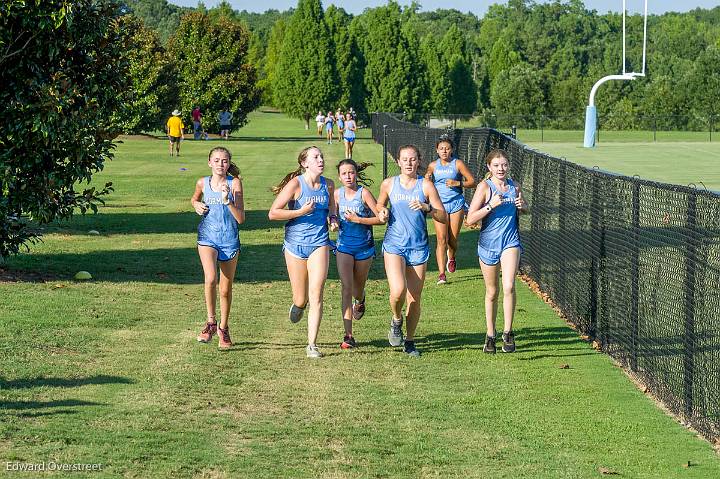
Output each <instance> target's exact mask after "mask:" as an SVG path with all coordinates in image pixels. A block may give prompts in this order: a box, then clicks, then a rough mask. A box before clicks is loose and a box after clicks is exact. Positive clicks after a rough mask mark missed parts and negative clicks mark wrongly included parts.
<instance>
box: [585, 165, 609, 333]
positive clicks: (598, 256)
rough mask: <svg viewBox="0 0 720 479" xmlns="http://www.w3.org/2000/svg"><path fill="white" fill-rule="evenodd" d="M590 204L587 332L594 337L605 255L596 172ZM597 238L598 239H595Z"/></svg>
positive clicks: (598, 180)
mask: <svg viewBox="0 0 720 479" xmlns="http://www.w3.org/2000/svg"><path fill="white" fill-rule="evenodd" d="M591 198H592V206H591V207H590V208H591V210H590V232H591V233H590V234H591V235H592V241H593V242H594V243H595V248H593V252H592V261H591V267H590V331H588V334H589V335H590V336H591V337H593V338H595V337H596V335H597V330H598V302H599V299H598V297H599V294H600V284H599V283H600V282H599V279H598V278H599V276H600V274H601V272H602V270H601V265H602V262H603V257H604V256H605V231H604V230H602V231H601V221H600V214H601V211H602V205H601V204H600V201H601V197H600V179H599V178H598V176H597V175H596V174H594V175H593V177H592V197H591ZM598 238H599V241H598V240H597V239H598Z"/></svg>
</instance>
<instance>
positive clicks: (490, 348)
mask: <svg viewBox="0 0 720 479" xmlns="http://www.w3.org/2000/svg"><path fill="white" fill-rule="evenodd" d="M483 352H484V353H487V354H495V336H485V346H483Z"/></svg>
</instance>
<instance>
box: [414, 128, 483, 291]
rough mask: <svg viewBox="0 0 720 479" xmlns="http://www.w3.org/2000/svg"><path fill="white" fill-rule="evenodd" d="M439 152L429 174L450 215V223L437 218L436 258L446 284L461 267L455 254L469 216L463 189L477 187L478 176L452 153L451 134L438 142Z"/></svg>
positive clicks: (441, 276) (439, 279) (443, 281)
mask: <svg viewBox="0 0 720 479" xmlns="http://www.w3.org/2000/svg"><path fill="white" fill-rule="evenodd" d="M435 150H436V151H437V154H438V159H437V161H434V162H432V163H430V165H429V166H428V170H427V172H426V173H425V177H426V178H431V179H432V181H433V182H434V183H435V188H437V190H438V194H439V195H440V199H441V200H442V202H443V207H444V208H445V211H446V212H447V214H448V222H447V224H443V223H438V222H437V221H435V233H436V236H437V247H436V248H435V258H436V260H437V265H438V271H439V275H438V282H437V283H438V284H445V283H446V282H447V276H446V274H445V272H446V271H447V272H448V273H454V272H455V269H456V267H457V265H456V261H455V257H456V254H457V249H458V238H459V237H460V228H461V227H462V222H463V217H464V216H465V208H466V206H467V205H466V204H465V197H464V196H463V188H474V187H475V177H474V176H473V174H472V173H470V170H469V169H468V167H467V165H465V163H464V162H463V161H462V160H460V159H458V158H455V157H453V156H452V153H453V144H452V141H451V140H450V138H449V137H447V136H444V135H443V136H441V137H440V139H439V140H438V141H437V143H435Z"/></svg>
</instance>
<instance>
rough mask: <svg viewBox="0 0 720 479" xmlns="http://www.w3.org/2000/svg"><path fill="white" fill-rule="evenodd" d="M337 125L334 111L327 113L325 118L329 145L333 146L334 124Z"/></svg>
mask: <svg viewBox="0 0 720 479" xmlns="http://www.w3.org/2000/svg"><path fill="white" fill-rule="evenodd" d="M334 123H335V115H333V112H332V111H329V112H327V115H326V116H325V136H327V144H328V145H330V144H332V139H333V124H334Z"/></svg>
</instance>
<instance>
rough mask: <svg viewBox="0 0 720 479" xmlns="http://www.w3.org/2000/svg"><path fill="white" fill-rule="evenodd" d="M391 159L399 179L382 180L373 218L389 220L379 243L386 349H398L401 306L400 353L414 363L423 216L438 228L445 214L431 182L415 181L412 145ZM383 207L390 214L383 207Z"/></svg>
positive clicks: (423, 263)
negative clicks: (387, 312)
mask: <svg viewBox="0 0 720 479" xmlns="http://www.w3.org/2000/svg"><path fill="white" fill-rule="evenodd" d="M395 158H396V160H395V161H396V162H397V164H398V166H399V167H400V175H398V176H393V177H390V178H387V179H385V180H384V181H383V182H382V184H381V185H380V195H379V196H378V218H380V220H381V221H383V222H385V221H388V220H389V223H388V228H387V231H386V233H385V238H384V240H383V257H384V259H385V273H386V275H387V278H388V284H389V286H390V309H391V310H392V318H391V320H390V331H389V332H388V341H389V342H390V345H391V346H400V345H401V344H403V332H402V322H403V320H402V308H403V305H404V304H405V303H407V305H406V309H405V316H406V318H407V330H406V331H407V336H406V337H405V338H404V340H405V341H404V342H405V347H404V351H405V353H407V354H409V355H410V356H412V357H418V356H420V352H419V351H418V350H417V348H416V347H415V330H416V328H417V325H418V322H419V320H420V297H421V294H422V289H423V284H424V282H425V272H426V270H427V261H428V258H429V257H430V244H429V242H428V233H427V221H426V215H427V214H428V213H430V214H431V215H432V217H433V219H434V220H436V221H439V222H441V223H444V222H446V221H447V213H445V209H444V208H443V205H442V201H440V196H439V195H438V193H437V190H436V189H435V186H434V185H433V184H432V182H430V181H424V179H423V177H421V176H418V167H419V166H420V152H419V150H418V148H417V147H416V146H415V145H405V146H401V147H400V149H399V150H398V153H397V156H396V157H395ZM388 203H389V204H390V210H388V209H387V207H386V206H387V204H388Z"/></svg>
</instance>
